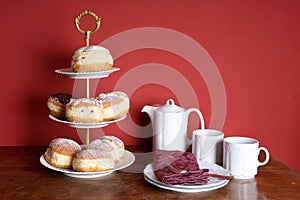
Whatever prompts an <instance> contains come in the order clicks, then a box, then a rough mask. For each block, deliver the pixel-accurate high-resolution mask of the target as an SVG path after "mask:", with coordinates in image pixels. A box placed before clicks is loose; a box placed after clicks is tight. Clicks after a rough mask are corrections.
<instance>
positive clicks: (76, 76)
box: [55, 67, 120, 79]
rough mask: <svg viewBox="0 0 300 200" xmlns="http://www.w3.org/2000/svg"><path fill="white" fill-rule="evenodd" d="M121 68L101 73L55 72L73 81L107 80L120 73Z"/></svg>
mask: <svg viewBox="0 0 300 200" xmlns="http://www.w3.org/2000/svg"><path fill="white" fill-rule="evenodd" d="M119 70H120V68H115V67H113V68H111V69H110V70H106V71H100V72H73V71H72V69H71V68H64V69H56V70H55V72H56V73H58V74H63V75H66V76H68V77H69V78H73V79H87V78H106V77H108V76H109V75H110V74H111V73H113V72H116V71H119Z"/></svg>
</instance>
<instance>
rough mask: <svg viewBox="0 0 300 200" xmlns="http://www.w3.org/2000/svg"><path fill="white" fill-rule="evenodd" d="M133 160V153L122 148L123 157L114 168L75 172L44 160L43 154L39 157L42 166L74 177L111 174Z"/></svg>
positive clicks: (93, 176)
mask: <svg viewBox="0 0 300 200" xmlns="http://www.w3.org/2000/svg"><path fill="white" fill-rule="evenodd" d="M134 160H135V156H134V155H133V153H131V152H130V151H127V150H124V156H123V158H121V159H120V160H119V161H118V162H116V163H115V168H114V169H112V170H107V171H103V172H75V171H73V170H72V169H62V168H57V167H54V166H52V165H50V164H49V163H48V162H47V161H46V160H45V158H44V156H43V155H42V156H41V157H40V163H41V164H42V165H43V166H45V167H47V168H49V169H52V170H54V171H58V172H61V173H63V174H65V175H66V176H71V177H75V178H98V177H102V176H106V175H109V174H111V173H112V172H114V171H117V170H121V169H124V168H126V167H129V166H130V165H131V164H132V163H133V162H134Z"/></svg>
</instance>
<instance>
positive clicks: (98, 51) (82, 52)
mask: <svg viewBox="0 0 300 200" xmlns="http://www.w3.org/2000/svg"><path fill="white" fill-rule="evenodd" d="M112 66H113V58H112V56H111V55H110V52H109V50H108V49H106V48H104V47H102V46H97V45H95V46H85V47H81V48H79V49H78V50H77V51H76V52H75V53H74V54H73V57H72V61H71V69H72V71H73V72H99V71H105V70H109V69H111V68H112Z"/></svg>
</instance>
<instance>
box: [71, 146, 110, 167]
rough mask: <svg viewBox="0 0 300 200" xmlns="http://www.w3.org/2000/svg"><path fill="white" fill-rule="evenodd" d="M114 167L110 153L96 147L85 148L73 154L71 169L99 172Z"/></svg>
mask: <svg viewBox="0 0 300 200" xmlns="http://www.w3.org/2000/svg"><path fill="white" fill-rule="evenodd" d="M113 168H114V160H113V158H112V155H111V154H110V153H108V152H105V151H100V150H97V149H85V150H82V151H79V152H78V153H76V154H75V156H74V159H73V170H74V171H76V172H99V171H105V170H110V169H113Z"/></svg>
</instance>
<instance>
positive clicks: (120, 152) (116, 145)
mask: <svg viewBox="0 0 300 200" xmlns="http://www.w3.org/2000/svg"><path fill="white" fill-rule="evenodd" d="M100 140H102V141H103V142H106V143H108V144H109V145H111V146H112V147H113V149H114V153H113V158H114V161H118V160H120V159H121V158H122V157H123V156H124V149H125V145H124V143H123V141H122V140H121V139H119V138H118V137H115V136H102V137H101V138H100Z"/></svg>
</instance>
